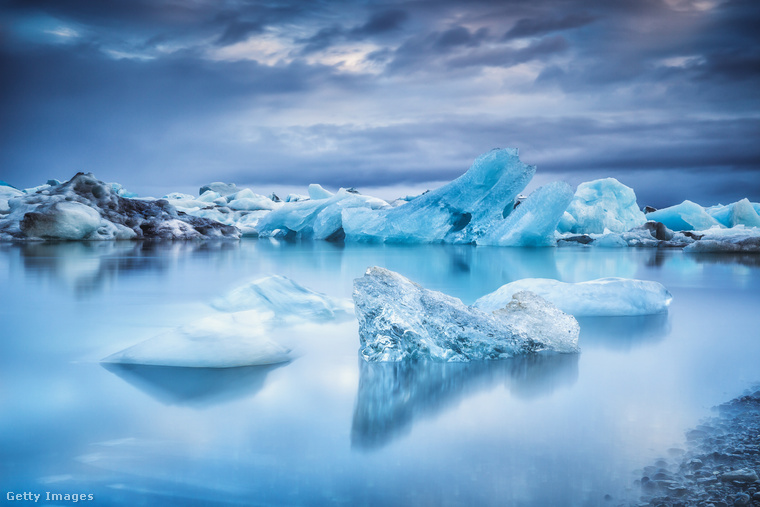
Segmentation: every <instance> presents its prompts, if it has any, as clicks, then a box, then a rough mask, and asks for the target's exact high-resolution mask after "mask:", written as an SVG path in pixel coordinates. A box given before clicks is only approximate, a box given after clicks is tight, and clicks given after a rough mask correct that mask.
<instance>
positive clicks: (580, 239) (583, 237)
mask: <svg viewBox="0 0 760 507" xmlns="http://www.w3.org/2000/svg"><path fill="white" fill-rule="evenodd" d="M593 241H594V240H593V238H591V237H590V236H589V235H588V234H579V235H578V236H569V237H567V238H562V239H560V240H559V241H557V243H580V244H581V245H588V244H589V243H593Z"/></svg>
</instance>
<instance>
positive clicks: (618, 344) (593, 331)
mask: <svg viewBox="0 0 760 507" xmlns="http://www.w3.org/2000/svg"><path fill="white" fill-rule="evenodd" d="M578 323H579V324H580V326H581V334H580V337H579V339H578V343H579V345H580V346H581V349H583V348H585V347H604V348H608V349H614V350H630V349H632V348H634V347H639V346H642V345H651V344H653V343H656V342H659V341H661V340H663V339H664V338H665V337H666V336H668V334H669V333H670V317H669V315H668V314H667V313H658V314H655V315H636V316H625V317H579V318H578Z"/></svg>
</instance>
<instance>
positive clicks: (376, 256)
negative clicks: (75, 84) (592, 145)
mask: <svg viewBox="0 0 760 507" xmlns="http://www.w3.org/2000/svg"><path fill="white" fill-rule="evenodd" d="M371 265H379V266H384V267H387V268H389V269H392V270H395V271H398V272H400V273H402V274H404V275H406V276H408V277H410V278H412V279H413V280H415V281H417V282H419V283H421V284H422V285H423V286H425V287H428V288H432V289H436V290H440V291H443V292H446V293H448V294H451V295H454V296H456V297H459V298H461V299H462V300H463V301H464V302H465V303H472V302H473V301H474V300H475V299H477V298H478V297H480V296H482V295H483V294H485V293H487V292H490V291H492V290H495V289H496V288H497V287H499V286H500V285H501V284H504V283H507V282H510V281H512V280H516V279H520V278H525V277H550V278H557V279H560V280H563V281H583V280H588V279H593V278H598V277H603V276H623V277H635V278H642V279H649V280H657V281H659V282H661V283H663V284H664V285H665V286H666V287H667V288H668V289H669V290H670V291H671V292H672V294H673V297H674V299H673V303H672V306H671V309H670V313H669V314H668V315H661V316H653V317H646V318H604V319H601V318H598V319H590V318H587V319H583V320H582V321H581V328H582V331H581V348H582V352H581V354H579V355H562V356H542V357H532V358H518V359H514V360H507V361H500V362H491V363H485V364H482V363H472V364H453V365H442V364H431V365H425V364H418V365H408V364H396V365H388V364H365V363H364V362H362V361H361V360H360V359H359V358H358V355H357V349H358V335H357V324H356V323H355V322H347V323H345V322H344V323H340V324H330V325H320V326H300V327H296V328H292V329H289V330H287V334H286V335H285V334H283V335H282V336H278V337H277V338H276V339H277V340H278V341H282V342H286V343H287V344H288V345H289V346H291V347H292V348H293V349H294V351H295V354H296V358H295V359H294V360H293V361H292V362H290V363H288V364H285V365H279V366H276V367H268V368H239V369H232V370H205V371H204V370H199V371H194V370H190V369H171V368H158V367H152V368H148V367H116V366H109V367H108V368H105V367H103V366H102V365H101V364H100V363H99V362H98V361H99V359H101V358H102V357H105V356H107V355H109V354H111V353H113V352H116V351H118V350H120V349H122V348H124V347H126V346H129V345H131V344H134V343H136V342H138V341H140V340H143V339H145V338H149V337H151V336H154V335H156V334H158V333H160V332H162V331H164V330H166V329H170V328H172V327H174V326H178V325H180V324H182V323H183V322H187V321H189V320H194V319H197V318H200V317H203V316H205V315H210V314H212V313H214V310H212V309H211V308H210V307H209V306H208V302H209V301H210V300H211V299H213V298H214V297H216V296H219V295H221V294H224V293H225V292H226V291H228V290H230V289H232V288H234V287H235V286H237V285H240V284H242V283H244V282H246V281H249V280H251V279H255V278H257V277H259V276H262V275H268V274H280V275H285V276H288V277H290V278H292V279H294V280H296V281H297V282H299V283H301V284H302V285H304V286H307V287H310V288H312V289H314V290H317V291H320V292H324V293H327V294H329V295H332V296H341V297H350V294H351V286H352V280H353V279H354V278H356V277H359V276H361V275H362V274H363V272H364V270H365V269H366V268H367V267H368V266H371ZM0 284H1V285H0V286H1V287H2V291H0V316H1V318H2V321H1V322H2V326H1V327H0V336H1V341H0V457H1V458H2V459H0V484H1V485H2V494H3V501H7V500H6V495H7V493H8V492H10V491H12V492H15V493H23V492H25V491H27V492H35V493H39V494H42V497H41V500H40V503H42V502H43V500H44V498H45V493H46V492H51V493H60V494H63V493H70V494H74V493H85V494H93V495H94V498H95V500H93V501H91V502H83V503H84V504H98V505H130V506H131V505H226V504H240V505H272V504H284V505H333V504H338V505H341V504H342V505H351V506H353V505H391V504H398V505H536V506H538V505H617V504H618V503H621V502H624V501H626V500H627V499H635V498H636V492H635V490H632V483H633V480H634V479H636V478H637V476H636V471H637V469H641V468H642V467H644V466H646V465H650V464H652V463H653V462H654V461H655V460H657V459H658V458H661V457H664V458H668V457H669V455H671V454H672V453H673V452H674V451H673V450H672V449H673V448H678V447H679V446H683V445H684V444H683V442H684V431H685V430H687V429H688V428H690V427H693V426H694V425H696V424H697V423H698V422H699V419H700V418H702V417H705V416H707V415H709V414H710V407H712V406H714V405H716V404H719V403H721V402H723V401H727V400H728V399H730V398H732V397H734V396H736V395H738V394H740V393H741V392H742V391H743V390H744V389H745V388H747V387H749V386H750V385H751V384H753V383H755V382H757V381H759V380H760V368H758V364H760V361H759V360H758V359H759V358H760V333H759V332H758V322H760V321H759V320H758V311H759V310H758V309H759V308H760V305H759V303H760V256H754V257H753V256H745V257H731V256H728V257H727V256H716V255H701V256H700V255H689V254H683V253H682V252H679V251H655V250H634V249H625V250H603V249H576V248H561V249H538V250H532V249H509V248H507V249H504V248H483V247H477V248H474V247H452V246H420V247H399V246H395V247H394V246H361V245H357V246H354V245H349V246H346V247H336V246H334V245H331V244H326V243H314V244H312V243H308V244H297V245H293V244H275V243H271V242H269V241H261V242H257V241H255V240H251V241H243V242H241V243H211V244H179V243H174V244H139V243H137V244H135V243H121V244H113V243H105V244H58V245H27V246H8V245H6V246H0ZM639 477H640V475H639ZM605 495H610V496H611V497H612V499H611V500H605V499H604V497H605ZM7 503H9V504H11V503H14V504H15V503H18V502H7ZM70 503H71V502H59V504H60V505H70ZM48 504H52V503H51V502H48Z"/></svg>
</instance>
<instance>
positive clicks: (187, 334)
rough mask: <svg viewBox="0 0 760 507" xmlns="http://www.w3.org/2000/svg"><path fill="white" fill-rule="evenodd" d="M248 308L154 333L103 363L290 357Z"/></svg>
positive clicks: (221, 363) (256, 361)
mask: <svg viewBox="0 0 760 507" xmlns="http://www.w3.org/2000/svg"><path fill="white" fill-rule="evenodd" d="M256 320H257V316H256V315H252V314H250V313H248V312H243V314H229V315H219V316H213V317H207V318H205V319H202V320H199V321H198V322H195V323H192V324H188V325H186V326H182V327H180V328H177V329H174V330H171V331H169V332H167V333H164V334H161V335H158V336H155V337H153V338H150V339H148V340H145V341H144V342H141V343H138V344H137V345H134V346H132V347H129V348H127V349H124V350H122V351H120V352H117V353H116V354H113V355H110V356H108V357H106V358H105V359H103V362H104V363H122V364H144V365H155V366H178V367H189V368H233V367H238V366H257V365H265V364H276V363H282V362H285V361H288V360H289V359H290V357H289V352H290V351H289V350H288V349H287V348H285V347H283V346H282V345H280V344H278V343H275V342H274V341H272V340H270V339H269V338H268V337H267V332H266V329H265V328H263V327H262V326H256V325H252V323H253V322H255V321H256Z"/></svg>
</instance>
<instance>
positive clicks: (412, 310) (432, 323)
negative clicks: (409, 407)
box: [353, 267, 579, 362]
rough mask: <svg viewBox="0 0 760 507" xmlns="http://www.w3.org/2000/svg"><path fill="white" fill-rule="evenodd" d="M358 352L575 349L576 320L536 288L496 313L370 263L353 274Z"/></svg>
mask: <svg viewBox="0 0 760 507" xmlns="http://www.w3.org/2000/svg"><path fill="white" fill-rule="evenodd" d="M353 298H354V303H355V308H356V316H357V318H358V320H359V338H360V341H361V346H362V348H361V355H362V357H363V358H364V359H365V360H366V361H389V362H393V361H403V360H416V359H432V360H436V361H471V360H481V359H500V358H506V357H512V356H515V355H520V354H527V353H533V352H539V351H544V350H551V351H556V352H577V351H578V332H579V328H578V323H577V321H576V320H575V319H574V318H573V317H571V316H569V315H564V314H562V313H561V312H559V311H558V310H557V309H556V308H553V307H551V305H550V304H549V303H547V302H546V301H544V300H542V299H541V298H539V297H537V296H535V295H525V294H523V295H518V296H517V297H516V298H515V300H514V301H510V303H509V305H507V304H505V305H503V307H502V308H500V309H499V310H500V311H499V312H497V313H490V312H484V311H481V310H479V309H477V308H473V307H469V306H466V305H465V304H464V303H462V302H461V301H460V300H459V299H456V298H453V297H451V296H447V295H446V294H442V293H440V292H436V291H431V290H427V289H424V288H422V287H421V286H419V285H417V284H416V283H414V282H412V281H410V280H408V279H407V278H405V277H403V276H402V275H400V274H398V273H394V272H393V271H389V270H387V269H383V268H379V267H372V268H369V269H368V270H367V272H366V273H365V275H364V276H363V277H362V278H358V279H356V280H354V291H353Z"/></svg>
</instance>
